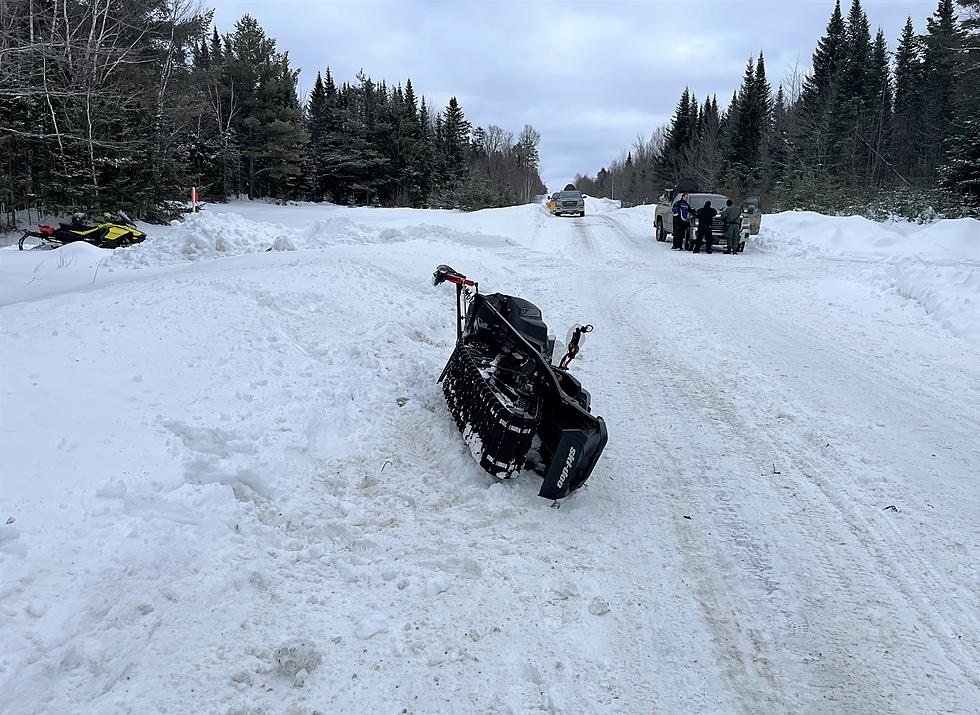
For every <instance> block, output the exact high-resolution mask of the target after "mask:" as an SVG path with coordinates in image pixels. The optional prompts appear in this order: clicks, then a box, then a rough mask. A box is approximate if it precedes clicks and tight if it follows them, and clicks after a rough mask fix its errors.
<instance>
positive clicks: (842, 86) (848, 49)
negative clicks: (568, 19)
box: [828, 0, 873, 185]
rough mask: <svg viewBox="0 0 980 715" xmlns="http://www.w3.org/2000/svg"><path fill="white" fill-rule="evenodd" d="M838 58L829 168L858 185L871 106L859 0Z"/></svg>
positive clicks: (867, 34) (866, 29) (866, 36)
mask: <svg viewBox="0 0 980 715" xmlns="http://www.w3.org/2000/svg"><path fill="white" fill-rule="evenodd" d="M841 59H842V61H841V63H840V65H839V67H840V74H839V78H838V81H837V86H836V91H835V92H834V96H833V100H832V102H831V104H830V125H829V132H828V148H829V150H830V161H829V165H830V167H831V169H832V171H833V173H835V174H836V176H837V178H838V179H839V180H840V181H842V182H844V183H845V184H849V185H861V184H863V182H864V179H865V174H866V165H867V162H866V157H867V136H868V134H869V125H870V122H869V117H870V116H871V114H872V106H873V105H872V102H873V100H872V98H871V96H870V93H871V91H872V90H871V86H872V82H871V73H872V71H873V67H872V64H871V62H872V57H871V29H870V26H869V23H868V17H867V15H865V13H864V9H863V8H862V7H861V0H852V3H851V9H850V12H849V13H848V15H847V31H846V34H845V45H844V50H843V56H842V58H841Z"/></svg>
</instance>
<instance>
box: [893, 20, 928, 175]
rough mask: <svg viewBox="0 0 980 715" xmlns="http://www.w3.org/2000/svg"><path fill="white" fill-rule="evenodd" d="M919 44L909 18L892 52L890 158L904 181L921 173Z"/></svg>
mask: <svg viewBox="0 0 980 715" xmlns="http://www.w3.org/2000/svg"><path fill="white" fill-rule="evenodd" d="M922 83H923V72H922V45H921V41H920V39H919V37H918V35H916V34H915V28H914V26H913V25H912V18H911V17H909V18H908V19H907V20H906V22H905V28H904V29H903V30H902V36H901V39H900V40H899V42H898V49H897V50H896V51H895V112H894V117H893V129H892V143H891V150H890V152H889V155H890V156H891V159H892V162H893V164H894V165H895V167H896V169H897V171H898V172H899V173H900V174H901V175H902V176H903V177H906V178H911V177H913V176H918V175H920V174H921V173H922V170H923V169H922V147H921V144H920V141H919V139H920V137H921V133H922V131H923V125H922V121H923V118H922V114H923V106H922V103H923V89H924V88H923V86H922Z"/></svg>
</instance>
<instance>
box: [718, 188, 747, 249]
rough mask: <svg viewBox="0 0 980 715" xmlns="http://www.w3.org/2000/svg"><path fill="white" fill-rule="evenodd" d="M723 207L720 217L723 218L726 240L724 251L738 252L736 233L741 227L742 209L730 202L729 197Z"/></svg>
mask: <svg viewBox="0 0 980 715" xmlns="http://www.w3.org/2000/svg"><path fill="white" fill-rule="evenodd" d="M725 207H726V208H725V210H724V211H722V212H721V217H722V218H723V219H724V220H725V239H726V240H727V242H728V248H726V249H725V253H731V254H736V253H738V234H739V231H741V229H742V209H741V208H740V207H738V206H735V205H734V204H732V200H731V199H728V201H727V202H726V204H725Z"/></svg>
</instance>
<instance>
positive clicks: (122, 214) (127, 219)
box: [117, 211, 133, 223]
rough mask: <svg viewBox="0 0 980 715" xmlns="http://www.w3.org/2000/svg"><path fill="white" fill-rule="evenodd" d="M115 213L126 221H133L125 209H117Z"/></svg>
mask: <svg viewBox="0 0 980 715" xmlns="http://www.w3.org/2000/svg"><path fill="white" fill-rule="evenodd" d="M117 213H118V214H119V217H120V218H121V219H122V220H123V221H125V222H126V223H133V219H131V218H130V217H129V214H127V213H126V212H125V211H117Z"/></svg>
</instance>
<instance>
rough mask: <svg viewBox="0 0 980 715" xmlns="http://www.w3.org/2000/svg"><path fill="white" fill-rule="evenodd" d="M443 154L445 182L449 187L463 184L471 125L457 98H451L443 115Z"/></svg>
mask: <svg viewBox="0 0 980 715" xmlns="http://www.w3.org/2000/svg"><path fill="white" fill-rule="evenodd" d="M442 117H443V119H442V129H443V135H442V153H443V166H444V172H445V175H444V181H445V182H446V184H447V185H450V186H452V185H455V184H458V183H459V182H461V181H462V180H463V178H464V176H465V175H466V148H467V146H468V145H469V141H470V123H469V122H468V121H466V117H465V116H464V115H463V109H462V108H461V107H460V106H459V102H458V101H457V100H456V98H455V97H450V99H449V104H448V105H447V106H446V109H445V111H444V112H443V115H442Z"/></svg>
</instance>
